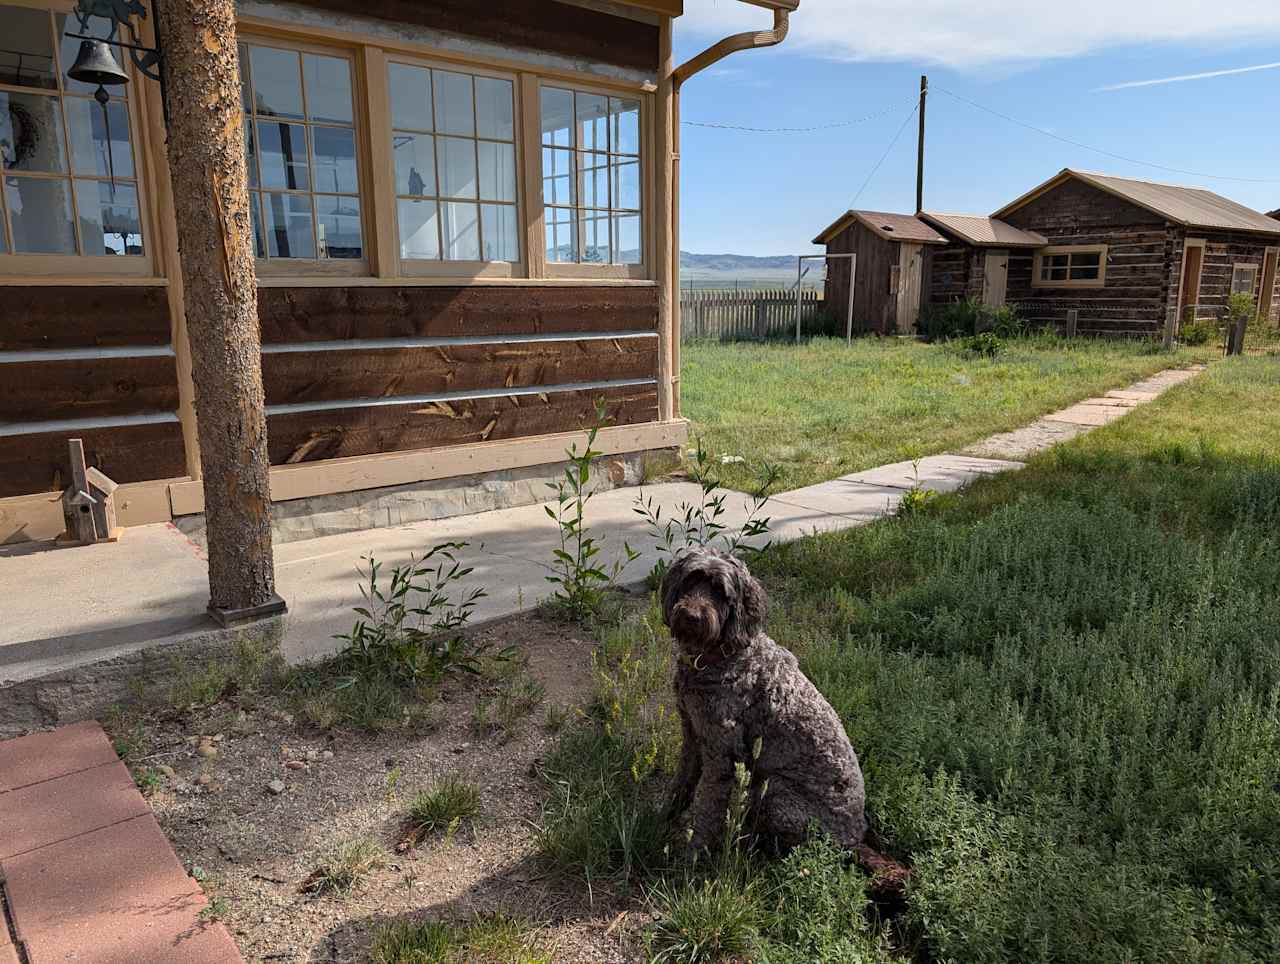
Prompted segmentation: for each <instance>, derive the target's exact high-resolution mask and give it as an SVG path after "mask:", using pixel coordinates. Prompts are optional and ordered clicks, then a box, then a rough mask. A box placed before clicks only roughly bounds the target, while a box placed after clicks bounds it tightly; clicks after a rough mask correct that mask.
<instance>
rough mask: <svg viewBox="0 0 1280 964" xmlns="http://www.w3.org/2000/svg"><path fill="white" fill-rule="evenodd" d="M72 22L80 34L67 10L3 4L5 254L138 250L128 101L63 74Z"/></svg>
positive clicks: (96, 23)
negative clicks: (102, 100) (98, 94)
mask: <svg viewBox="0 0 1280 964" xmlns="http://www.w3.org/2000/svg"><path fill="white" fill-rule="evenodd" d="M68 29H70V30H71V31H72V32H73V33H80V32H81V31H80V25H79V22H78V21H77V20H76V19H75V18H73V17H71V16H70V15H69V14H66V13H54V12H51V11H48V10H35V9H31V8H28V7H15V6H7V5H0V37H3V39H2V40H0V168H3V170H2V171H0V179H2V180H3V190H0V254H35V255H77V254H79V255H102V256H116V255H119V256H123V257H129V256H139V255H141V254H142V253H143V240H142V234H143V231H142V217H141V210H140V207H139V203H138V175H137V171H136V167H135V160H134V152H133V145H132V143H131V141H130V135H129V111H130V104H129V100H128V97H127V95H126V94H125V92H124V90H123V89H122V88H116V89H115V90H113V91H112V96H111V101H110V102H109V103H108V104H107V106H106V108H105V109H104V108H103V107H102V106H101V105H99V104H98V103H97V102H96V101H95V100H94V99H93V92H94V90H95V89H96V88H95V87H93V86H90V85H87V84H82V83H79V82H77V81H73V80H70V79H69V78H68V77H67V76H66V71H67V68H69V67H70V66H71V65H72V64H73V63H75V57H76V54H77V53H78V51H79V49H80V41H79V40H75V39H72V38H69V37H65V36H63V34H64V33H66V31H67V30H68ZM107 30H108V24H107V22H106V21H105V20H103V19H102V18H99V17H93V18H91V19H90V21H89V31H90V32H91V33H92V34H93V35H94V36H106V35H107Z"/></svg>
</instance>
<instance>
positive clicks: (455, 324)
mask: <svg viewBox="0 0 1280 964" xmlns="http://www.w3.org/2000/svg"><path fill="white" fill-rule="evenodd" d="M258 313H259V317H260V319H261V322H262V342H263V356H262V374H263V384H264V388H265V391H266V401H267V416H268V417H267V436H268V447H269V449H270V455H271V462H272V464H273V465H285V464H295V463H299V462H313V461H317V460H320V459H329V458H343V457H348V456H355V455H371V454H374V453H383V452H400V451H407V450H412V449H430V448H437V447H442V446H449V445H460V444H464V443H468V442H482V441H496V440H499V439H514V438H526V437H531V436H536V435H545V434H550V433H554V432H567V431H573V430H576V429H581V428H584V427H588V426H590V425H592V424H594V422H595V420H596V413H595V403H596V400H597V399H601V398H603V399H604V400H605V403H606V405H607V408H608V412H609V416H610V418H611V422H610V424H611V425H633V424H637V423H642V422H653V421H656V420H657V419H658V390H657V383H656V378H657V373H658V333H657V327H658V295H657V289H656V288H655V287H653V286H648V285H646V286H610V287H606V286H581V287H579V286H573V287H562V286H546V287H541V286H519V287H516V286H507V287H501V286H459V287H381V286H379V287H349V288H332V287H312V288H275V287H273V288H263V289H261V290H260V291H259V298H258ZM636 381H641V382H643V384H639V385H619V386H612V387H610V386H602V387H599V388H594V389H590V390H567V389H565V388H564V387H563V386H568V385H582V384H589V383H602V382H636Z"/></svg>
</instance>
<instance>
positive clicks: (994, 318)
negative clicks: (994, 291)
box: [916, 298, 1027, 342]
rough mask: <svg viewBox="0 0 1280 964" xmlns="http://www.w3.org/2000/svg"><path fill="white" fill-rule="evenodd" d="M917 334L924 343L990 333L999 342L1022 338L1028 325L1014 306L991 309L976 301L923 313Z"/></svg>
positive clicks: (948, 305) (944, 306)
mask: <svg viewBox="0 0 1280 964" xmlns="http://www.w3.org/2000/svg"><path fill="white" fill-rule="evenodd" d="M916 330H917V331H918V332H919V334H920V337H921V338H923V339H924V340H925V341H929V342H933V341H949V340H951V339H953V338H971V337H972V336H974V335H981V334H984V333H988V332H989V333H991V334H992V335H994V336H995V337H997V338H1020V337H1022V336H1024V335H1026V334H1027V322H1026V320H1025V319H1023V318H1022V316H1021V315H1019V314H1018V310H1017V308H1016V307H1014V306H1013V305H1007V304H1006V305H1000V306H999V307H995V308H993V307H991V306H990V305H985V304H983V303H982V302H981V301H979V300H978V299H976V298H966V299H965V300H963V301H953V302H951V303H949V304H945V305H933V306H930V307H929V308H927V309H926V310H925V311H923V312H922V313H921V315H920V320H919V321H918V322H916Z"/></svg>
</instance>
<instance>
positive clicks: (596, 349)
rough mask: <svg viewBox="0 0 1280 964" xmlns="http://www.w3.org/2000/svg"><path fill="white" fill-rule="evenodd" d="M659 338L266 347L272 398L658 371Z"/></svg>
mask: <svg viewBox="0 0 1280 964" xmlns="http://www.w3.org/2000/svg"><path fill="white" fill-rule="evenodd" d="M657 370H658V340H657V338H610V339H598V340H596V339H592V340H586V341H546V342H508V343H504V344H492V345H451V346H447V347H439V348H395V349H353V350H350V351H321V352H268V353H266V354H264V355H263V356H262V375H263V381H264V382H265V384H266V391H267V404H268V405H280V404H288V403H295V402H315V401H331V400H334V399H344V398H345V399H350V398H386V397H390V396H394V395H434V394H440V393H443V392H460V391H472V390H476V389H485V388H494V389H500V388H527V387H531V386H535V385H563V384H568V383H572V382H600V381H616V380H621V379H636V378H654V377H656V376H657Z"/></svg>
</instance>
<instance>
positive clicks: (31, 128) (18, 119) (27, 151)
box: [0, 101, 40, 167]
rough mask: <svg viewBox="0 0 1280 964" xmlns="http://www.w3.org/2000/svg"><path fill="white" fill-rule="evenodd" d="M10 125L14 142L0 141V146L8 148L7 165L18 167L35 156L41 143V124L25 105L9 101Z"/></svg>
mask: <svg viewBox="0 0 1280 964" xmlns="http://www.w3.org/2000/svg"><path fill="white" fill-rule="evenodd" d="M9 127H10V129H11V130H12V131H13V143H12V144H10V143H8V142H0V146H3V147H5V148H7V150H6V152H5V153H6V155H7V156H6V157H5V167H17V166H18V165H19V164H21V163H23V162H24V161H27V160H30V159H31V158H32V157H34V156H35V153H36V148H37V147H39V145H40V125H39V123H38V122H37V121H36V119H35V118H34V117H32V116H31V112H30V111H29V110H27V108H26V107H25V106H23V105H22V104H15V103H14V102H13V101H9Z"/></svg>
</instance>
